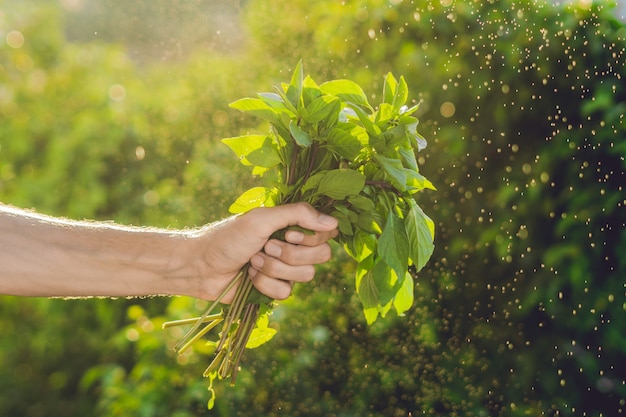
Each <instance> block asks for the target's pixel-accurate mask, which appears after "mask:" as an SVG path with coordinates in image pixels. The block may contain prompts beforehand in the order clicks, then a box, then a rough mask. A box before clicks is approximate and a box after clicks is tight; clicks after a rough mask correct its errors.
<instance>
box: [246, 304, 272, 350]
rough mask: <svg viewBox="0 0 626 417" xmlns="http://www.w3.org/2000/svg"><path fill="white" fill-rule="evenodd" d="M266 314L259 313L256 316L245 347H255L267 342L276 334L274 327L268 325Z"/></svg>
mask: <svg viewBox="0 0 626 417" xmlns="http://www.w3.org/2000/svg"><path fill="white" fill-rule="evenodd" d="M268 325H269V319H268V314H267V313H265V314H261V315H259V317H258V318H257V321H256V326H255V328H254V329H253V330H252V333H251V334H250V338H249V339H248V342H247V343H246V348H247V349H254V348H257V347H259V346H261V345H263V344H265V343H267V342H269V341H270V340H271V339H272V338H273V337H274V335H275V334H276V329H274V328H272V327H269V326H268Z"/></svg>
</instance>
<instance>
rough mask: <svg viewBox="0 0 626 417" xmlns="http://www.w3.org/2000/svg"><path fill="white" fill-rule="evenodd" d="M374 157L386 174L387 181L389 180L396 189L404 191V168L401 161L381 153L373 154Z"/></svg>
mask: <svg viewBox="0 0 626 417" xmlns="http://www.w3.org/2000/svg"><path fill="white" fill-rule="evenodd" d="M374 159H376V161H377V162H378V163H379V164H380V167H381V168H382V169H383V171H385V173H386V174H387V176H388V179H389V182H391V184H392V185H393V186H394V187H396V189H397V190H398V191H405V190H406V170H405V168H404V167H403V166H402V162H401V161H400V160H398V159H393V158H387V157H385V156H382V155H374Z"/></svg>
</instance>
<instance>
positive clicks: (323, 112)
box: [305, 96, 341, 123]
mask: <svg viewBox="0 0 626 417" xmlns="http://www.w3.org/2000/svg"><path fill="white" fill-rule="evenodd" d="M339 110H341V101H339V99H338V98H337V97H332V96H321V97H318V98H316V99H315V100H313V101H312V102H311V104H309V105H308V106H306V112H307V115H306V118H305V121H306V122H307V123H317V122H320V121H322V120H324V119H327V118H332V119H333V120H335V119H338V118H339Z"/></svg>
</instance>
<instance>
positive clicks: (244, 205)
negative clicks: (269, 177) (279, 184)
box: [228, 187, 276, 214]
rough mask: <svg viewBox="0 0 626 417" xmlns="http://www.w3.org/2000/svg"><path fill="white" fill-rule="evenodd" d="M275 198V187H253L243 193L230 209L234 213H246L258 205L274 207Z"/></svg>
mask: <svg viewBox="0 0 626 417" xmlns="http://www.w3.org/2000/svg"><path fill="white" fill-rule="evenodd" d="M275 200H276V190H275V189H274V188H266V187H253V188H250V189H249V190H247V191H245V192H244V193H243V194H241V195H240V196H239V198H237V200H235V202H234V203H233V204H231V206H230V207H229V208H228V210H229V211H230V212H231V213H233V214H237V213H245V212H247V211H249V210H252V209H253V208H257V207H263V206H265V207H272V206H274V205H276V201H275Z"/></svg>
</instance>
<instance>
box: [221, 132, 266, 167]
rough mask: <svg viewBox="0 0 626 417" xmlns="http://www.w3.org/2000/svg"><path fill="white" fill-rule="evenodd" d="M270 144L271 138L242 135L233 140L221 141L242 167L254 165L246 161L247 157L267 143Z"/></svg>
mask: <svg viewBox="0 0 626 417" xmlns="http://www.w3.org/2000/svg"><path fill="white" fill-rule="evenodd" d="M268 142H269V143H271V138H269V137H267V136H265V135H244V136H237V137H234V138H225V139H222V143H224V144H226V145H228V147H229V148H230V149H231V150H232V151H233V152H234V153H235V155H237V158H239V160H240V161H241V163H242V164H244V165H255V164H254V163H252V162H250V161H248V160H247V159H246V156H248V155H249V154H250V153H252V152H253V151H255V150H257V149H260V148H262V147H263V146H264V145H266V144H267V143H268Z"/></svg>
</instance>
